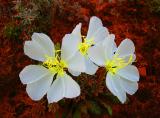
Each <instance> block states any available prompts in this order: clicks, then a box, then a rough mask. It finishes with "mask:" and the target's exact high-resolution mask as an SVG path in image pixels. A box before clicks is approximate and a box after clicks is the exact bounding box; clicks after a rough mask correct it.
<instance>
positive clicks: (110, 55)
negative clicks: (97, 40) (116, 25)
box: [88, 37, 139, 103]
mask: <svg viewBox="0 0 160 118" xmlns="http://www.w3.org/2000/svg"><path fill="white" fill-rule="evenodd" d="M134 52H135V47H134V44H133V42H132V41H131V40H129V39H125V40H123V41H122V42H121V44H120V45H119V47H118V48H117V46H116V44H115V42H114V38H113V37H107V39H106V40H104V41H103V42H102V43H101V44H99V45H96V46H93V47H91V48H90V49H89V53H88V54H89V56H90V57H91V58H90V59H91V60H92V61H93V62H94V63H96V64H97V65H99V66H101V67H104V68H105V69H106V72H107V75H106V86H107V88H108V89H109V90H110V91H111V93H113V95H115V96H117V97H118V99H119V100H120V101H121V102H122V103H124V102H125V101H126V93H128V94H130V95H133V94H134V93H135V92H136V91H137V89H138V83H137V81H139V72H138V69H137V68H136V67H135V66H134V65H131V64H132V63H133V62H134V61H135V58H136V56H135V54H134Z"/></svg>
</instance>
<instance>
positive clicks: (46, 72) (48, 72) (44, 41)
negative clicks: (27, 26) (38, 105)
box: [19, 33, 85, 103]
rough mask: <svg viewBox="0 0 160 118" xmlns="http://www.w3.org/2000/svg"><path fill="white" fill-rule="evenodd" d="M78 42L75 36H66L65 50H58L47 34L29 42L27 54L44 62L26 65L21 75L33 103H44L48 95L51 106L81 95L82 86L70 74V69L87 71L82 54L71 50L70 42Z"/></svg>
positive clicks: (36, 35)
mask: <svg viewBox="0 0 160 118" xmlns="http://www.w3.org/2000/svg"><path fill="white" fill-rule="evenodd" d="M74 39H75V37H74V36H69V35H67V34H66V35H65V36H64V37H63V41H62V47H61V50H55V48H54V43H53V42H52V41H51V39H50V38H49V37H48V36H47V35H45V34H43V33H34V34H33V35H32V40H31V41H26V42H25V44H24V53H25V54H26V55H27V56H29V57H30V58H32V59H34V60H37V61H40V62H42V64H40V65H29V66H26V67H25V68H24V69H23V70H22V71H21V72H20V74H19V76H20V80H21V82H22V83H23V84H27V87H26V91H27V93H28V95H29V96H30V98H31V99H32V100H40V99H41V98H42V97H43V96H44V95H45V94H46V93H47V99H48V102H49V103H52V102H58V101H59V100H61V99H63V98H74V97H77V96H79V95H80V87H79V85H78V84H77V83H76V82H75V81H74V80H73V79H72V78H71V77H70V76H69V75H67V73H66V70H67V69H72V70H75V71H79V72H82V71H84V69H85V64H84V61H83V58H82V57H81V54H80V53H77V52H76V51H75V50H74V47H73V48H72V50H70V48H68V47H70V45H69V43H66V42H67V41H68V40H69V41H71V40H72V41H73V42H74V41H76V40H74ZM73 53H74V55H73ZM53 77H56V79H55V80H53Z"/></svg>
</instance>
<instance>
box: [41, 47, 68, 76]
mask: <svg viewBox="0 0 160 118" xmlns="http://www.w3.org/2000/svg"><path fill="white" fill-rule="evenodd" d="M59 51H60V50H58V51H56V54H55V57H50V56H46V60H45V61H44V62H43V66H44V67H46V68H47V69H48V70H49V71H50V72H51V73H53V74H56V73H57V74H58V75H60V76H63V75H64V73H65V71H64V70H65V69H66V68H67V63H66V62H65V61H64V60H61V59H60V57H59V55H58V53H57V52H59Z"/></svg>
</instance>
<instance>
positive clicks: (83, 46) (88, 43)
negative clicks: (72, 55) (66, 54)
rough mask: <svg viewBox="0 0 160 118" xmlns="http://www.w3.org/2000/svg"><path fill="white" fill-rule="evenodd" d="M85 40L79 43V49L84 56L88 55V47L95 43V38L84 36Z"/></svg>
mask: <svg viewBox="0 0 160 118" xmlns="http://www.w3.org/2000/svg"><path fill="white" fill-rule="evenodd" d="M82 39H83V42H82V43H80V44H79V45H78V49H79V51H80V53H81V54H82V55H83V56H87V52H88V49H89V48H90V47H91V46H92V45H93V44H94V42H93V39H86V37H85V36H82Z"/></svg>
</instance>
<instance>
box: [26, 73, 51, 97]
mask: <svg viewBox="0 0 160 118" xmlns="http://www.w3.org/2000/svg"><path fill="white" fill-rule="evenodd" d="M52 80H53V75H48V76H45V77H43V78H42V79H40V80H38V81H36V82H34V83H31V84H27V88H26V91H27V93H28V95H29V96H30V98H31V99H32V100H40V99H41V98H42V97H43V96H44V95H45V94H46V93H47V91H48V90H49V88H50V85H51V83H52Z"/></svg>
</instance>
